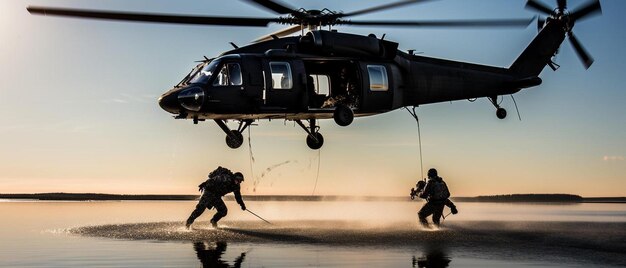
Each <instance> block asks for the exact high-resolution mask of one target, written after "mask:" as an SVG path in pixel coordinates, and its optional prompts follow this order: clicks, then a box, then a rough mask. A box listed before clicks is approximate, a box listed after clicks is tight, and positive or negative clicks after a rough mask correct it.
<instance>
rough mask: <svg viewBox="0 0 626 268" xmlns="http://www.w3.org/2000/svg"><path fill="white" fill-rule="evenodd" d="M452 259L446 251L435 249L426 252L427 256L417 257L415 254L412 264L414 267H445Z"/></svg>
mask: <svg viewBox="0 0 626 268" xmlns="http://www.w3.org/2000/svg"><path fill="white" fill-rule="evenodd" d="M451 261H452V260H451V259H450V258H449V257H448V256H446V255H445V254H444V253H442V252H439V251H435V252H429V253H426V255H425V256H422V257H419V258H415V256H413V259H412V264H413V265H412V266H411V267H413V268H416V267H417V268H445V267H448V266H449V265H450V262H451Z"/></svg>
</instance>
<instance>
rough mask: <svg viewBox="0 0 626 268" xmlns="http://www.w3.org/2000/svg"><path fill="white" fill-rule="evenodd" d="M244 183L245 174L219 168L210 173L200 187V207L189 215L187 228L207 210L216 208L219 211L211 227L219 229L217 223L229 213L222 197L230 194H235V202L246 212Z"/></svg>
mask: <svg viewBox="0 0 626 268" xmlns="http://www.w3.org/2000/svg"><path fill="white" fill-rule="evenodd" d="M242 181H243V174H241V173H240V172H237V173H234V174H233V173H232V172H231V171H230V170H228V169H227V168H223V167H218V168H217V169H215V170H214V171H212V172H211V173H209V178H208V179H207V180H206V181H205V182H203V183H201V184H200V185H198V188H199V189H198V190H199V191H200V192H202V197H200V201H199V202H198V205H196V209H195V210H194V211H193V212H191V215H189V218H188V219H187V222H186V223H185V226H186V227H187V228H189V227H190V226H191V224H192V223H193V221H194V220H195V219H196V218H198V217H200V215H202V213H203V212H204V210H205V209H211V208H213V207H215V209H217V213H215V215H213V218H212V219H211V225H212V226H213V228H217V222H218V221H219V220H220V219H221V218H223V217H224V216H226V214H227V213H228V209H227V208H226V204H224V201H223V200H222V196H224V195H226V194H228V193H230V192H232V193H234V194H235V200H237V203H238V204H239V205H240V206H241V209H242V210H246V205H245V204H244V203H243V199H241V192H240V184H241V182H242Z"/></svg>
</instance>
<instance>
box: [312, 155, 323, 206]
mask: <svg viewBox="0 0 626 268" xmlns="http://www.w3.org/2000/svg"><path fill="white" fill-rule="evenodd" d="M320 162H322V148H319V149H317V173H316V174H315V185H313V192H312V193H311V195H315V189H317V180H318V179H319V178H320Z"/></svg>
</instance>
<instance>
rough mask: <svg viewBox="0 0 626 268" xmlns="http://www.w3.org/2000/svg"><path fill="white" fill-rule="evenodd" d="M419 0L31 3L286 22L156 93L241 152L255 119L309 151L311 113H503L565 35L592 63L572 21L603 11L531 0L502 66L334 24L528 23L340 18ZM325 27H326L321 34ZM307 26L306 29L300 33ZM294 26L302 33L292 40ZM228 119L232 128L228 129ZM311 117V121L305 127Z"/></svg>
mask: <svg viewBox="0 0 626 268" xmlns="http://www.w3.org/2000/svg"><path fill="white" fill-rule="evenodd" d="M424 1H426V0H405V1H400V2H394V3H389V4H385V5H381V6H377V7H372V8H367V9H363V10H359V11H355V12H348V13H342V12H334V11H330V10H328V9H322V10H305V9H302V8H301V9H295V8H292V7H289V6H288V5H285V4H283V3H279V2H277V1H275V0H247V2H249V3H252V4H255V5H258V6H261V7H263V8H266V9H269V10H271V11H273V12H275V13H277V14H280V15H284V16H281V17H278V18H246V17H215V16H186V15H169V14H148V13H126V12H112V11H95V10H80V9H66V8H51V7H32V6H31V7H28V8H27V9H28V11H29V12H30V13H32V14H42V15H55V16H69V17H80V18H90V19H108V20H124V21H136V22H158V23H178V24H201V25H230V26H256V27H265V26H267V25H268V24H270V23H278V24H286V25H292V26H290V27H288V28H286V29H284V30H281V31H278V32H276V33H274V34H271V35H268V36H265V37H263V38H260V39H257V40H256V41H255V42H253V43H252V44H249V45H246V46H242V47H238V46H236V45H235V44H233V43H231V45H232V46H233V47H234V49H233V50H230V51H227V52H224V53H222V54H221V55H220V56H218V57H215V58H212V59H209V58H206V57H205V60H204V61H202V62H201V63H200V64H198V65H197V66H196V67H195V68H194V69H193V70H192V71H191V72H190V73H189V74H188V75H187V76H186V77H185V78H184V79H183V80H182V81H180V83H178V84H177V85H176V86H174V87H173V88H172V89H170V90H169V91H167V92H166V93H164V94H163V95H162V96H161V97H160V98H159V105H160V106H161V107H162V108H163V109H164V110H166V111H168V112H170V113H172V114H175V115H176V116H175V118H177V119H192V120H193V122H194V123H195V124H197V123H198V121H204V120H206V119H212V120H214V121H215V122H216V123H217V124H218V125H219V126H220V128H222V130H223V131H224V132H225V133H226V144H227V145H228V146H229V147H230V148H238V147H240V146H241V144H242V143H243V136H242V134H241V133H242V132H243V131H244V130H245V129H246V128H247V127H249V126H250V124H252V123H253V122H254V121H255V120H259V119H285V120H293V121H295V122H296V123H297V124H298V125H300V126H301V127H302V128H303V129H304V130H305V131H306V132H307V134H308V135H307V137H306V142H307V145H308V146H309V147H310V148H311V149H319V148H321V147H322V145H323V143H324V138H323V136H322V134H320V132H319V126H318V125H317V120H318V119H330V118H333V119H334V120H335V122H336V123H337V124H338V125H340V126H348V125H350V123H352V121H353V119H354V117H361V116H368V115H375V114H379V113H384V112H388V111H392V110H395V109H398V108H402V107H407V106H419V105H422V104H428V103H437V102H446V101H453V100H463V99H475V98H481V97H487V98H488V99H489V100H490V101H491V103H492V104H493V105H494V106H495V108H496V115H497V117H498V118H500V119H503V118H505V117H506V114H507V113H506V110H505V109H504V108H502V107H500V106H499V105H498V101H497V100H498V96H502V95H509V94H513V93H516V92H518V91H520V90H521V89H524V88H529V87H534V86H537V85H540V84H541V79H540V78H539V77H538V75H539V74H540V73H541V71H542V70H543V69H544V67H545V66H546V65H547V66H549V67H551V68H552V69H553V70H556V69H557V68H558V65H557V64H556V63H554V62H553V61H552V57H553V56H555V55H556V53H557V51H558V49H559V47H560V45H561V43H562V42H563V40H564V39H565V37H566V36H567V37H568V38H569V40H570V42H571V44H572V46H573V48H574V49H575V51H576V53H577V54H578V56H579V57H580V59H581V60H582V62H583V64H584V66H585V67H586V68H589V66H591V64H592V63H593V59H592V58H591V56H589V54H588V53H587V52H586V51H585V49H584V48H583V47H582V45H581V44H580V42H579V41H578V40H577V38H576V37H575V36H574V34H573V33H572V28H573V27H574V24H575V23H576V22H578V21H579V20H581V19H583V18H586V17H588V16H589V15H591V14H594V13H601V7H600V2H599V0H593V1H591V2H590V3H588V4H586V5H584V6H582V7H580V8H578V9H576V10H574V11H572V12H570V11H568V9H567V1H566V0H557V1H556V2H557V7H556V8H554V9H552V8H550V7H548V6H546V5H544V4H542V3H541V2H538V1H537V0H528V1H527V3H526V7H527V8H531V9H534V10H536V11H539V12H541V13H544V14H545V15H547V16H548V17H547V18H546V19H542V18H539V19H538V29H539V34H538V35H537V36H536V37H535V38H534V39H533V40H532V42H531V43H530V45H529V46H528V47H527V48H526V49H525V50H524V51H523V52H522V53H521V55H520V56H519V57H518V58H517V59H515V61H514V62H513V64H512V65H511V66H510V67H509V68H501V67H492V66H485V65H478V64H471V63H465V62H457V61H450V60H442V59H436V58H430V57H424V56H420V55H416V54H415V53H413V51H411V50H409V51H407V52H404V51H400V50H398V43H395V42H392V41H388V40H385V39H384V36H383V37H381V38H378V37H376V36H374V35H369V36H362V35H355V34H349V33H339V32H337V31H335V30H332V26H335V25H357V26H415V27H484V26H520V25H521V26H527V25H528V24H530V22H531V21H532V20H533V19H508V20H465V21H460V20H456V21H355V20H347V19H345V18H346V17H351V16H356V15H362V14H366V13H370V12H375V11H380V10H384V9H389V8H394V7H399V6H403V5H407V4H413V3H417V2H424ZM325 27H328V29H329V30H323V28H325ZM305 30H308V31H307V32H306V33H305ZM298 31H300V32H301V35H300V36H289V37H284V36H286V35H289V34H293V33H296V32H298ZM226 120H236V121H238V122H239V126H238V128H237V129H236V130H231V129H230V128H229V127H228V126H227V125H226ZM303 121H308V125H306V124H305V123H303Z"/></svg>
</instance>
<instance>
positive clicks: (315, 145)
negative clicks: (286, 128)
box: [294, 119, 324, 150]
mask: <svg viewBox="0 0 626 268" xmlns="http://www.w3.org/2000/svg"><path fill="white" fill-rule="evenodd" d="M294 121H296V123H298V125H299V126H300V127H302V129H304V131H306V133H307V134H308V135H307V136H306V145H308V146H309V148H311V149H313V150H317V149H319V148H322V145H324V137H323V136H322V133H320V132H319V130H320V127H319V126H316V125H315V119H309V126H308V127H307V126H305V125H304V123H302V120H300V119H296V120H294Z"/></svg>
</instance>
